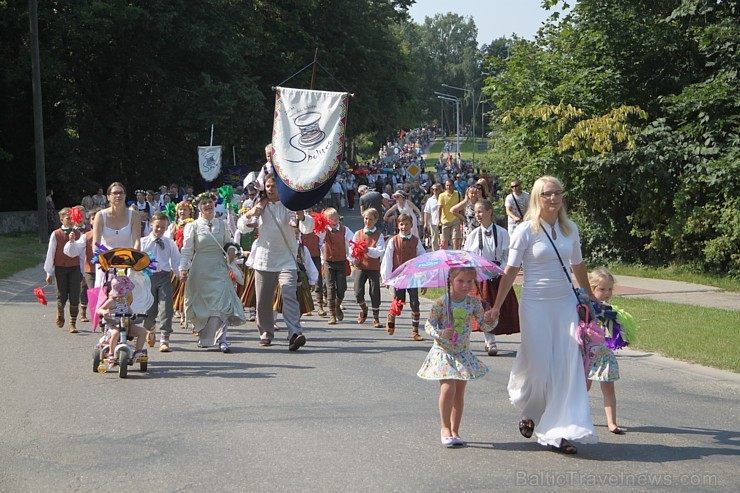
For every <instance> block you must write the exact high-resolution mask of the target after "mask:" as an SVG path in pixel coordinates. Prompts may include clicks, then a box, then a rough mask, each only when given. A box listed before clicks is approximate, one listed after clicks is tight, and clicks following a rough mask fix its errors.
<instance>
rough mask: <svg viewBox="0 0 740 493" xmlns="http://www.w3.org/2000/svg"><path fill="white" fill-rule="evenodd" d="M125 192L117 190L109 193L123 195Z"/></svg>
mask: <svg viewBox="0 0 740 493" xmlns="http://www.w3.org/2000/svg"><path fill="white" fill-rule="evenodd" d="M125 193H126V192H121V191H117V192H111V193H110V194H109V195H124V194H125Z"/></svg>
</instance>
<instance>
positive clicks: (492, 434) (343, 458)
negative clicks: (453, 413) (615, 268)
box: [0, 211, 740, 492]
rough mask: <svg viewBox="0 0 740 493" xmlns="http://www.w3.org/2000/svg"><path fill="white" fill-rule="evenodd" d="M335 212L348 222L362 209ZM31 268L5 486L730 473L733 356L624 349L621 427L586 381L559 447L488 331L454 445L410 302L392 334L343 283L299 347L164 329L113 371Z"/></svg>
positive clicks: (4, 322) (3, 329)
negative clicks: (588, 440) (214, 345)
mask: <svg viewBox="0 0 740 493" xmlns="http://www.w3.org/2000/svg"><path fill="white" fill-rule="evenodd" d="M342 213H343V214H344V216H345V221H346V222H347V223H348V225H349V226H350V227H356V226H358V225H359V219H358V214H357V213H356V211H354V212H353V211H342ZM42 281H43V275H42V271H41V268H40V267H39V268H37V269H30V270H27V271H24V272H21V273H19V274H17V275H16V276H14V277H13V278H11V279H9V280H6V281H0V392H1V394H0V395H1V396H2V413H0V491H2V492H26V491H28V492H35V491H101V490H107V491H123V490H129V489H130V490H145V491H154V492H159V491H167V492H169V491H172V492H175V491H178V492H179V491H185V492H190V491H228V492H230V491H260V492H261V491H268V492H271V491H317V492H335V491H336V492H339V491H342V492H344V491H351V492H354V491H361V492H364V491H368V492H375V491H400V492H407V491H409V492H417V491H418V492H442V491H451V490H458V491H545V490H548V491H549V490H558V491H594V490H597V489H598V490H602V491H616V490H620V491H655V490H659V491H685V492H695V491H728V492H735V491H738V490H739V489H740V470H739V469H738V467H737V466H738V464H739V463H740V462H739V460H738V459H740V417H739V413H740V409H739V408H740V404H739V403H740V375H739V374H736V373H731V372H725V371H720V370H714V369H711V368H705V367H700V366H698V365H691V364H687V363H682V362H677V361H673V360H669V359H666V358H662V357H660V356H657V355H652V354H648V353H640V352H636V351H630V350H623V351H621V352H619V355H618V357H619V363H620V373H621V377H622V378H621V380H619V382H618V383H617V386H616V389H617V397H618V405H619V413H618V416H619V423H620V425H621V426H624V427H626V428H627V430H628V432H627V434H626V435H623V436H617V435H613V434H611V433H609V432H608V430H607V428H606V424H605V417H604V411H603V403H602V397H601V394H600V392H599V390H598V386H594V388H593V389H592V391H591V395H590V401H591V407H592V412H593V417H594V423H595V424H596V427H597V432H598V435H599V439H600V441H601V442H600V443H599V444H597V445H582V446H580V447H579V453H578V455H576V456H564V455H560V454H557V453H553V452H551V451H548V450H547V449H545V448H543V447H541V446H539V445H537V444H536V443H535V442H533V441H531V440H525V439H524V438H522V437H521V436H520V435H519V433H518V430H517V427H516V422H517V420H518V412H517V409H516V408H514V407H513V406H512V405H510V404H509V402H508V395H507V392H506V384H507V382H508V376H509V370H510V368H511V364H512V362H513V358H514V356H515V354H516V351H517V349H518V346H519V338H518V336H502V337H499V347H500V349H501V352H500V354H499V356H496V357H488V356H486V355H485V353H484V351H483V341H482V336H481V335H480V334H474V337H473V349H474V351H475V352H476V354H477V355H478V356H479V357H480V358H482V359H483V360H484V361H485V363H486V364H487V365H488V366H489V367H490V368H491V373H490V374H489V375H488V376H486V377H485V378H483V379H481V380H478V381H474V382H471V383H470V384H469V385H468V387H467V395H466V408H465V416H464V418H463V426H462V429H461V434H462V436H463V438H465V439H466V440H468V442H469V444H470V445H469V447H467V448H465V449H459V450H448V449H444V448H442V446H441V445H440V440H439V424H438V421H439V418H438V413H437V398H438V386H437V385H435V384H434V383H433V382H427V381H423V380H421V379H419V378H418V377H416V372H417V370H418V369H419V367H420V366H421V363H422V361H423V360H424V357H425V355H426V352H427V351H428V349H429V347H430V344H431V342H430V340H429V338H428V337H427V338H426V340H425V341H423V342H414V341H412V340H411V338H410V336H409V324H410V322H409V314H408V313H406V312H405V313H404V315H403V316H402V317H401V318H400V319H399V321H398V323H397V329H396V334H395V335H394V336H392V337H391V336H388V335H387V334H386V333H385V330H383V329H374V328H372V326H371V325H370V324H369V323H366V324H365V325H363V326H359V325H357V324H356V322H355V319H356V317H357V313H358V310H357V307H356V305H355V304H354V303H353V302H352V301H351V299H350V298H351V297H350V296H348V297H347V299H346V300H345V307H346V316H345V320H344V322H342V323H340V324H339V325H336V326H329V325H327V323H326V321H327V319H326V318H319V317H317V316H316V315H314V316H312V317H304V319H303V322H304V327H305V333H306V335H307V337H308V343H307V344H306V346H305V347H303V348H301V349H300V351H298V352H295V353H292V352H289V351H288V349H287V341H285V340H284V339H283V338H284V337H285V336H286V332H285V331H284V330H282V331H281V332H278V336H277V337H276V340H275V342H276V344H274V345H273V346H272V347H268V348H262V347H259V346H258V336H257V331H256V328H255V326H254V324H253V323H248V324H247V325H245V326H243V327H238V328H234V329H232V330H231V332H230V333H231V337H230V340H231V342H232V344H233V347H232V349H233V352H232V353H231V354H221V353H220V352H218V351H216V350H205V349H198V348H196V346H195V338H194V337H193V336H192V335H191V334H189V333H186V332H183V331H176V332H175V334H174V335H173V348H174V351H173V352H172V353H168V354H162V353H158V352H156V351H154V352H152V354H151V359H150V363H149V371H148V372H147V373H140V372H138V371H132V372H130V374H129V378H128V379H126V380H121V379H119V378H118V376H117V375H116V374H114V373H113V372H109V373H107V374H104V375H100V374H97V373H94V372H93V371H92V357H91V353H92V350H93V347H94V345H95V342H96V340H97V338H98V334H92V333H91V332H90V325H89V324H80V325H81V327H80V328H81V329H82V332H81V333H80V334H68V333H67V332H66V330H63V329H58V328H56V327H55V325H54V309H53V308H52V306H51V305H53V301H51V303H50V305H49V306H46V307H44V306H42V305H40V304H39V303H37V302H36V299H35V297H34V295H33V293H32V291H33V288H34V287H37V286H39V285H40V284H41V282H42ZM619 285H620V286H622V287H624V288H625V289H626V288H628V287H630V284H629V282H627V281H625V280H624V279H622V278H620V280H619ZM661 286H662V285H661ZM661 286H656V287H654V288H653V287H650V286H648V285H647V284H642V285H641V286H633V288H634V289H647V290H649V291H654V292H655V293H661V292H663V293H664V292H665V291H666V289H664V288H663V287H661ZM644 294H646V293H642V294H635V295H644ZM647 294H651V293H647ZM715 298H716V296H715ZM50 299H51V300H53V296H51V297H50ZM384 299H385V300H386V302H385V303H384V305H383V306H384V307H387V306H388V304H387V301H388V299H389V298H388V295H387V293H386V292H385V291H384ZM694 299H695V298H694ZM429 306H430V302H429V301H424V302H423V304H422V311H423V312H426V311H428V309H429ZM381 313H382V314H383V315H384V314H385V313H386V312H385V310H383V311H382V312H381ZM279 325H280V322H279ZM728 343H734V341H728Z"/></svg>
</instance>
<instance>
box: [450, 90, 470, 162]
mask: <svg viewBox="0 0 740 493" xmlns="http://www.w3.org/2000/svg"><path fill="white" fill-rule="evenodd" d="M442 87H446V88H447V89H457V90H458V91H465V92H466V93H470V96H471V97H472V98H473V111H472V115H473V118H471V120H472V121H473V129H472V130H473V162H475V146H476V139H475V92H474V91H473V90H472V89H465V88H462V87H455V86H451V85H449V84H442Z"/></svg>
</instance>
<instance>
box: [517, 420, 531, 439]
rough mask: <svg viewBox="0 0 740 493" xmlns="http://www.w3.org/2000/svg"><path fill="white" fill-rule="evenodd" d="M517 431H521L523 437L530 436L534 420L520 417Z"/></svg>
mask: <svg viewBox="0 0 740 493" xmlns="http://www.w3.org/2000/svg"><path fill="white" fill-rule="evenodd" d="M519 433H521V434H522V436H523V437H524V438H532V433H534V421H532V420H531V419H529V418H522V419H521V420H520V421H519Z"/></svg>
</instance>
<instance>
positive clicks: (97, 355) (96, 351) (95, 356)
mask: <svg viewBox="0 0 740 493" xmlns="http://www.w3.org/2000/svg"><path fill="white" fill-rule="evenodd" d="M99 366H100V349H98V348H95V349H94V350H93V373H97V372H98V367H99Z"/></svg>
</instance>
